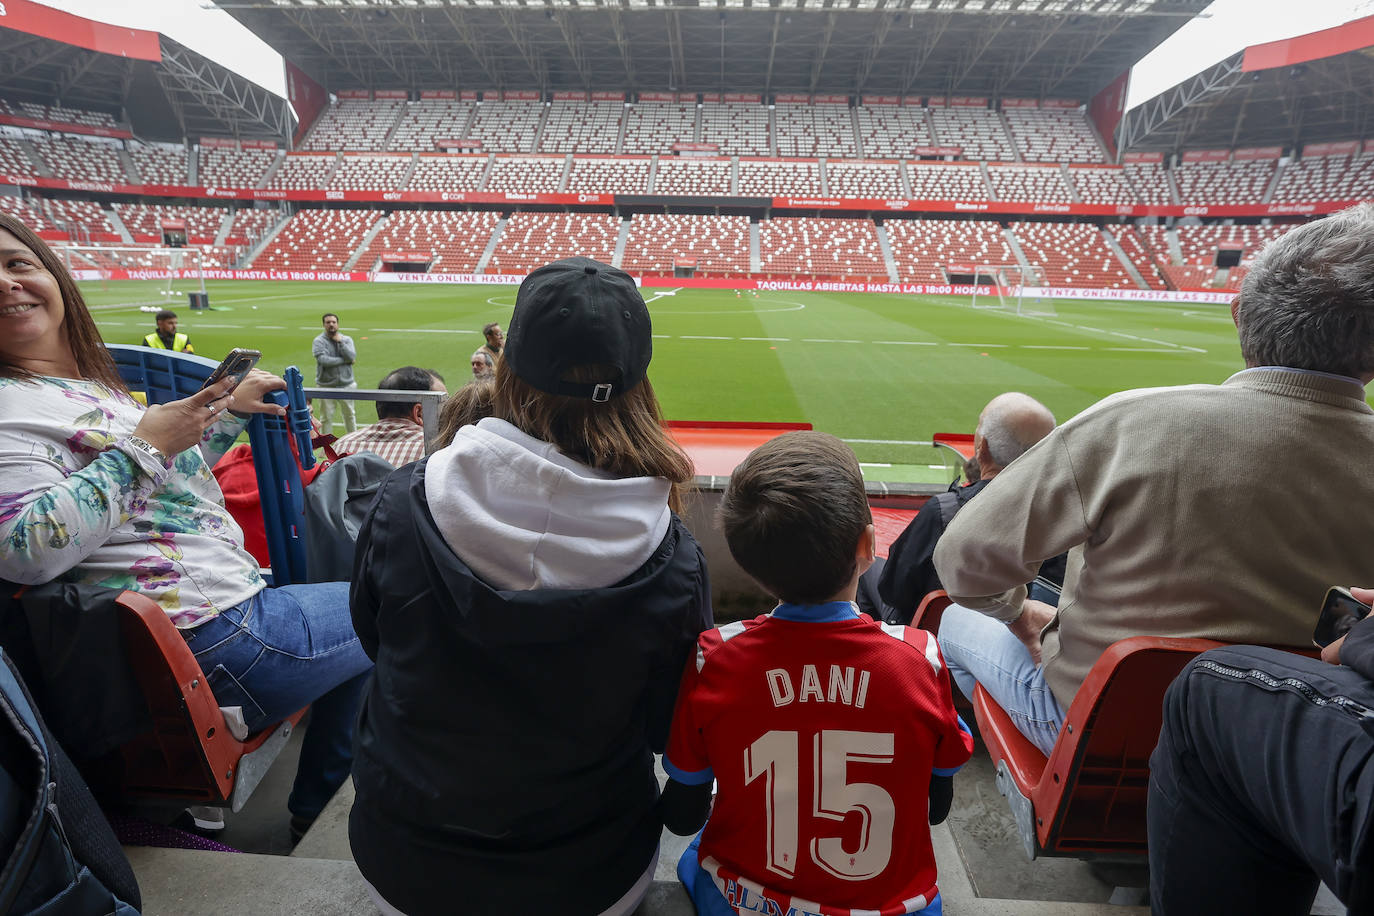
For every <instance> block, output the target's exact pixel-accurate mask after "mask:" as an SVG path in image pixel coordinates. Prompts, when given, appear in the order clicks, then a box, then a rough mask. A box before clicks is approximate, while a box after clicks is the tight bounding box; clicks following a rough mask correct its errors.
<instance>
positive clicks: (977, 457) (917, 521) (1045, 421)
mask: <svg viewBox="0 0 1374 916" xmlns="http://www.w3.org/2000/svg"><path fill="white" fill-rule="evenodd" d="M1052 429H1054V414H1052V413H1050V411H1049V408H1047V407H1046V406H1045V405H1044V404H1041V403H1040V402H1039V401H1037V400H1036V399H1035V398H1033V397H1031V396H1030V395H1026V394H1021V393H1020V392H1019V391H1008V392H1007V393H1006V394H999V395H998V396H997V397H995V398H993V399H992V400H991V401H989V402H988V405H987V406H986V407H984V408H983V412H982V413H980V414H979V415H978V426H977V427H976V428H975V429H974V432H973V457H972V458H970V459H969V460H970V461H972V462H974V463H975V465H976V467H977V468H978V474H979V476H978V477H977V478H976V480H974V482H972V483H970V484H968V485H967V486H962V487H951V488H950V489H949V490H948V491H947V492H944V493H941V494H940V495H939V496H934V497H932V498H931V499H929V500H927V501H926V504H925V505H923V506H922V507H921V511H920V512H918V513H916V517H915V518H913V519H912V520H911V523H910V524H908V525H907V526H906V530H905V531H903V532H902V533H901V535H900V536H898V538H897V540H896V541H894V542H893V543H892V548H891V549H890V550H889V551H888V554H887V562H886V563H884V564H883V565H882V566H881V568H880V569H879V571H878V574H877V576H876V578H877V579H878V594H879V595H880V596H881V597H882V601H883V603H884V604H886V605H887V606H888V607H889V608H892V609H893V610H894V611H895V612H896V613H895V614H894V615H891V616H889V622H891V623H903V624H905V623H911V617H912V614H913V613H915V611H916V606H917V605H919V604H920V603H921V599H922V598H923V597H924V596H925V595H926V594H927V593H929V592H933V591H935V590H936V589H940V588H944V586H943V585H941V584H940V577H939V576H938V575H937V574H936V572H935V545H936V543H937V542H939V540H940V535H942V534H944V533H945V528H946V527H947V526H948V525H949V523H950V520H951V519H953V518H954V516H955V514H956V513H957V512H958V511H959V510H960V509H962V508H963V507H964V504H965V503H967V502H968V501H969V500H970V499H973V497H975V496H977V495H978V494H979V493H980V492H982V490H983V488H984V487H985V486H987V485H988V483H989V482H991V481H992V479H993V478H994V477H996V476H997V475H998V474H999V473H1001V471H1002V469H1003V468H1005V467H1007V465H1009V464H1011V463H1012V462H1013V461H1015V460H1016V459H1017V458H1020V457H1021V456H1022V455H1024V454H1025V453H1026V451H1027V450H1028V449H1030V447H1031V446H1032V445H1035V443H1037V442H1039V441H1040V440H1041V439H1043V438H1045V436H1047V435H1049V433H1050V430H1052ZM1046 566H1047V567H1049V568H1047V569H1044V570H1042V572H1043V573H1044V574H1046V575H1047V576H1049V577H1050V578H1051V579H1052V580H1053V581H1054V584H1055V585H1056V586H1057V585H1059V584H1060V583H1062V582H1063V581H1064V564H1063V560H1062V559H1058V560H1054V559H1052V560H1050V561H1048V562H1047V563H1046ZM873 574H874V571H873V570H870V571H869V572H868V573H866V574H865V575H868V576H873Z"/></svg>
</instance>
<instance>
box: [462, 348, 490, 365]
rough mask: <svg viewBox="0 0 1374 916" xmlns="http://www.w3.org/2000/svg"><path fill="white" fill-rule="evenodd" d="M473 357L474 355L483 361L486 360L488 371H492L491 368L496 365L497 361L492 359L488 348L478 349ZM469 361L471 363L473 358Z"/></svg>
mask: <svg viewBox="0 0 1374 916" xmlns="http://www.w3.org/2000/svg"><path fill="white" fill-rule="evenodd" d="M472 355H473V356H480V357H482V358H483V359H485V360H486V361H487V368H488V369H490V368H492V367H493V366H495V365H496V360H494V359H492V358H491V351H490V350H488V349H487V348H486V347H478V348H477V349H476V350H474V351H473V353H472ZM468 361H469V362H471V361H472V360H471V358H469V360H468Z"/></svg>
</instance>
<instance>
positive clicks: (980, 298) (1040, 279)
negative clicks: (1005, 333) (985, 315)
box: [971, 264, 1055, 315]
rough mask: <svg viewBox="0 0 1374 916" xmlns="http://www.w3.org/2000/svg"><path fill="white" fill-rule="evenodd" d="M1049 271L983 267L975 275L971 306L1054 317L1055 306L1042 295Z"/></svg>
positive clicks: (1030, 266) (1029, 267)
mask: <svg viewBox="0 0 1374 916" xmlns="http://www.w3.org/2000/svg"><path fill="white" fill-rule="evenodd" d="M1044 287H1045V270H1044V268H1043V267H1041V266H1040V265H1039V264H1027V265H1025V266H1024V267H1023V266H1022V265H1020V264H980V265H978V266H977V267H975V268H974V271H973V295H972V297H971V305H972V306H973V307H974V308H976V309H1002V310H1004V311H1009V312H1015V313H1016V314H1018V315H1054V314H1055V311H1054V304H1053V302H1052V301H1051V300H1049V299H1047V298H1045V297H1044V296H1043V295H1042V294H1041V290H1042V289H1044Z"/></svg>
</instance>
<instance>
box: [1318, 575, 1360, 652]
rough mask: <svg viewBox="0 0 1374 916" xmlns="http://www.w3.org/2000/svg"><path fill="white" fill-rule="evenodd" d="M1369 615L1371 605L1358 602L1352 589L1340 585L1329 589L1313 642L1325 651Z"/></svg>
mask: <svg viewBox="0 0 1374 916" xmlns="http://www.w3.org/2000/svg"><path fill="white" fill-rule="evenodd" d="M1368 614H1369V605H1367V604H1361V603H1360V602H1359V601H1356V600H1355V596H1354V595H1352V594H1350V589H1348V588H1342V587H1341V586H1339V585H1338V586H1336V587H1335V588H1331V589H1328V590H1327V592H1326V600H1325V601H1323V602H1322V612H1321V615H1320V616H1318V617H1317V628H1316V629H1315V630H1313V631H1312V642H1313V643H1315V644H1316V645H1317V647H1318V648H1322V649H1324V648H1326V647H1327V646H1329V645H1331V643H1333V642H1335V641H1336V640H1338V639H1340V638H1341V637H1342V636H1344V635H1345V634H1346V633H1348V632H1349V631H1350V628H1351V627H1353V626H1354V625H1355V624H1357V623H1359V622H1360V621H1361V620H1364V619H1365V617H1366V616H1368Z"/></svg>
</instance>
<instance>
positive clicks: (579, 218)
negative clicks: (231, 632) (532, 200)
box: [486, 213, 620, 274]
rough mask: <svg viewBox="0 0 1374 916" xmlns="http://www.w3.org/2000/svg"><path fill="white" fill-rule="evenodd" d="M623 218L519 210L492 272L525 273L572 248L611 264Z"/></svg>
mask: <svg viewBox="0 0 1374 916" xmlns="http://www.w3.org/2000/svg"><path fill="white" fill-rule="evenodd" d="M619 232H620V220H619V219H617V218H616V217H614V216H611V215H610V214H609V213H515V214H513V215H512V216H511V218H510V219H509V220H507V221H506V227H505V228H504V229H503V230H501V237H500V238H499V239H498V240H497V242H496V250H495V251H493V252H492V255H491V259H490V260H489V261H488V262H487V266H486V273H489V274H524V273H528V272H529V271H531V270H533V269H534V268H536V267H539V266H540V265H542V264H547V263H549V262H550V261H556V260H558V259H559V258H561V257H567V255H568V253H569V252H577V254H578V255H581V256H585V257H588V258H595V259H596V260H598V261H601V262H603V263H606V264H609V263H611V257H612V255H614V254H615V240H616V235H617V234H618V233H619Z"/></svg>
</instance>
